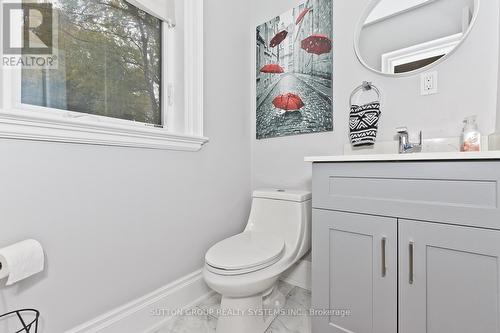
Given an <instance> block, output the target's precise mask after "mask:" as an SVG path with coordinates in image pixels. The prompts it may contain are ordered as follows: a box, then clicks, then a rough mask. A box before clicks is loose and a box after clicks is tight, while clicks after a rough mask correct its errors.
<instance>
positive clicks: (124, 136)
mask: <svg viewBox="0 0 500 333" xmlns="http://www.w3.org/2000/svg"><path fill="white" fill-rule="evenodd" d="M5 1H8V0H0V3H2V2H5ZM12 1H14V0H12ZM33 1H34V2H35V3H37V4H38V3H44V4H47V3H51V6H52V7H51V11H52V18H53V20H54V22H56V23H54V24H53V28H52V30H50V29H48V28H47V26H43V25H40V22H42V21H47V20H41V19H39V20H36V21H37V22H38V23H37V24H38V25H37V24H34V25H33V26H32V22H31V21H30V20H31V19H32V17H31V15H32V14H31V11H28V12H29V13H30V14H29V18H28V19H27V18H26V12H24V13H25V14H24V17H23V16H21V17H20V19H19V21H20V22H21V23H20V24H19V25H20V26H23V22H24V24H29V25H30V26H29V29H28V30H29V31H30V33H31V34H34V35H36V36H37V37H38V38H39V39H38V41H40V43H39V44H40V45H42V44H43V45H45V44H47V42H46V41H47V40H50V39H51V38H53V39H54V40H55V42H54V43H53V44H51V50H52V56H53V57H54V59H57V62H56V65H55V66H54V65H53V64H52V63H51V62H49V61H47V63H49V64H50V66H49V65H45V66H38V67H33V66H31V65H26V66H19V67H15V66H11V67H10V68H5V64H6V60H5V59H6V57H7V58H8V59H10V58H12V57H11V56H10V55H9V54H8V52H7V55H6V52H5V50H6V49H5V47H4V46H3V47H2V51H3V52H2V57H3V60H2V61H3V65H4V66H3V67H2V70H1V72H0V137H2V138H14V139H30V140H43V141H60V142H76V143H86V144H99V145H116V146H129V147H146V148H158V149H175V150H189V151H196V150H199V149H200V148H201V147H202V146H203V144H205V143H206V142H207V141H208V139H207V138H205V137H204V136H203V43H202V42H203V38H202V36H203V1H202V0H52V1H48V0H23V6H24V5H25V2H29V3H31V2H33ZM174 3H177V4H178V6H183V8H182V9H181V12H182V13H183V15H182V17H181V19H180V20H179V22H178V23H179V25H182V26H181V29H177V28H175V22H176V21H175V17H174V13H175V10H174ZM30 8H31V7H30ZM35 9H36V7H35ZM5 10H6V9H5V7H4V6H2V8H0V17H5V15H4V14H5V13H2V11H4V12H5ZM2 15H3V16H2ZM51 22H52V21H51ZM10 25H11V26H15V24H12V22H11V24H10ZM6 26H7V24H5V23H4V24H2V26H1V27H0V30H2V31H0V38H2V37H1V36H6V35H10V36H13V35H15V34H13V33H12V31H7V33H6V32H5V30H6ZM20 31H21V32H20V33H19V35H22V34H23V33H25V31H27V29H25V28H21V29H20ZM179 31H180V32H183V35H181V36H178V35H177V34H178V33H179ZM49 35H50V36H49ZM22 36H23V38H24V36H25V35H22ZM49 37H50V38H49ZM178 41H182V42H180V43H179V45H182V46H183V47H182V48H180V47H178V45H177V44H178ZM30 42H31V40H29V41H28V40H24V44H23V48H22V50H23V52H21V53H20V54H19V55H17V57H18V58H19V59H29V58H30V57H31V58H32V54H31V53H30V51H32V49H30V48H28V49H27V50H28V51H27V52H24V50H25V48H24V47H26V45H27V44H29V43H30ZM41 42H43V43H41ZM5 44H7V43H6V41H5V40H2V45H5ZM40 45H37V47H38V48H36V50H40ZM9 50H11V49H9ZM47 59H48V58H47ZM47 59H46V60H47ZM179 60H181V61H180V62H179V63H180V64H183V67H182V68H183V70H179V68H177V66H176V62H177V61H179ZM178 86H182V87H180V88H179V89H176V87H178ZM177 91H180V92H182V93H183V95H182V96H178V95H176V92H177Z"/></svg>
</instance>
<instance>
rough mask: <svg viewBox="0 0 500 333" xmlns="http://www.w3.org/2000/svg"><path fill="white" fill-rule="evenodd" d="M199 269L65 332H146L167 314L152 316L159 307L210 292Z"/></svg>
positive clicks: (196, 299) (181, 305) (190, 301)
mask: <svg viewBox="0 0 500 333" xmlns="http://www.w3.org/2000/svg"><path fill="white" fill-rule="evenodd" d="M211 293H212V291H211V290H210V288H209V287H208V286H207V285H206V284H205V281H204V280H203V276H202V270H199V271H196V272H194V273H191V274H189V275H187V276H185V277H183V278H181V279H179V280H177V281H174V282H172V283H170V284H169V285H167V286H165V287H162V288H160V289H158V290H156V291H154V292H152V293H150V294H148V295H146V296H143V297H141V298H139V299H137V300H135V301H132V302H130V303H128V304H125V305H123V306H121V307H119V308H117V309H115V310H112V311H110V312H108V313H106V314H103V315H102V316H99V317H97V318H95V319H92V320H90V321H88V322H86V323H84V324H82V325H79V326H77V327H75V328H73V329H71V330H69V331H66V333H97V332H99V333H147V332H151V331H153V330H154V329H155V328H158V327H159V326H161V325H162V324H163V323H165V322H166V321H167V320H168V319H169V317H164V316H155V315H153V312H154V311H155V310H158V309H160V310H161V309H169V310H175V309H182V308H185V307H186V306H189V305H191V304H194V303H198V302H199V301H200V300H201V299H203V298H205V297H207V296H208V295H210V294H211Z"/></svg>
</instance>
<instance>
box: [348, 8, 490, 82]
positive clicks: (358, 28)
mask: <svg viewBox="0 0 500 333" xmlns="http://www.w3.org/2000/svg"><path fill="white" fill-rule="evenodd" d="M380 1H382V0H371V2H370V4H369V5H368V6H367V7H366V9H365V10H364V12H363V15H361V18H360V19H359V20H358V24H357V26H356V29H355V31H354V52H355V53H356V57H357V58H358V60H359V62H360V63H361V64H362V65H363V67H365V68H366V69H368V70H370V71H371V72H374V73H376V74H379V75H382V76H386V77H392V78H398V77H407V76H413V75H416V74H420V73H422V72H425V71H428V70H430V69H431V68H433V67H435V66H437V65H439V64H441V63H443V62H444V61H446V60H447V59H448V58H449V57H451V56H452V55H453V54H454V53H455V52H456V51H457V50H458V49H459V48H460V47H461V46H462V44H463V43H464V42H465V41H466V40H467V38H468V37H469V35H470V33H471V31H472V29H473V28H474V26H475V25H476V21H477V17H478V16H479V10H480V8H481V0H474V14H473V15H472V20H471V24H470V25H469V28H468V29H467V31H466V32H465V34H464V35H463V37H462V40H461V41H460V43H458V45H457V46H456V47H455V48H454V49H453V50H452V51H451V52H449V53H447V54H446V55H445V56H443V57H441V58H440V59H439V60H436V61H435V62H433V63H432V64H429V65H427V66H425V67H422V68H419V69H416V70H413V71H411V72H406V73H395V74H391V73H384V72H382V71H379V70H376V69H374V68H372V67H370V66H369V65H368V64H367V63H366V61H365V60H364V59H363V56H362V55H361V50H360V47H359V43H360V39H361V31H362V30H363V26H364V22H365V21H366V19H367V18H368V16H369V15H370V13H371V12H372V10H373V9H374V8H375V7H376V6H377V5H378V4H379V3H380ZM430 1H435V0H430Z"/></svg>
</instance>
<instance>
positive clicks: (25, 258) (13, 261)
mask: <svg viewBox="0 0 500 333" xmlns="http://www.w3.org/2000/svg"><path fill="white" fill-rule="evenodd" d="M44 261H45V257H44V254H43V248H42V245H41V244H40V243H39V242H38V241H36V240H34V239H29V240H25V241H23V242H20V243H16V244H14V245H11V246H7V247H4V248H2V249H0V266H1V269H0V279H3V278H6V277H7V276H8V279H7V283H6V285H7V286H10V285H12V284H14V283H16V282H19V281H21V280H24V279H26V278H28V277H30V276H32V275H35V274H37V273H40V272H41V271H43V268H44Z"/></svg>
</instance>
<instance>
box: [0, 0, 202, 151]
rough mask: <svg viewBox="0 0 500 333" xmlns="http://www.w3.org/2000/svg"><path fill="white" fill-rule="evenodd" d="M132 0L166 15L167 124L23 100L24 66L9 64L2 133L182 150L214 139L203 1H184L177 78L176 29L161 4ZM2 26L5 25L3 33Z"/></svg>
mask: <svg viewBox="0 0 500 333" xmlns="http://www.w3.org/2000/svg"><path fill="white" fill-rule="evenodd" d="M127 1H128V2H130V3H131V4H132V5H134V6H137V7H138V8H140V9H142V10H145V11H146V12H148V13H149V14H152V15H154V16H156V17H158V18H159V19H161V20H162V34H161V35H162V65H161V71H162V73H161V74H162V87H161V96H162V97H161V109H162V110H161V111H162V122H163V124H164V125H163V127H155V126H154V125H149V124H145V123H139V122H137V123H136V122H133V121H129V120H123V119H118V118H111V117H104V116H99V115H93V114H86V113H81V112H73V111H66V110H58V109H54V108H47V107H39V106H33V105H26V104H22V103H21V100H20V97H21V93H20V92H21V69H19V68H4V69H1V71H0V138H4V139H21V140H34V141H48V142H67V143H79V144H91V145H105V146H120V147H134V148H150V149H168V150H181V151H199V150H200V149H201V148H202V147H203V145H205V144H206V143H207V142H208V140H209V139H208V138H207V137H205V136H204V135H203V0H184V1H182V3H183V5H184V9H183V12H184V16H183V18H182V19H183V22H184V27H183V29H182V30H183V31H184V32H183V36H182V37H183V39H184V49H183V58H184V59H183V62H184V75H183V81H184V82H182V83H181V82H176V81H175V70H174V68H175V54H176V49H175V42H174V41H175V38H176V36H175V34H174V29H175V28H173V27H172V25H171V23H170V22H169V21H168V19H167V18H165V17H162V16H161V15H159V14H158V12H157V11H156V10H155V8H145V7H144V6H142V5H141V4H140V3H137V2H135V1H134V0H127ZM0 3H3V1H2V0H0ZM1 7H2V6H0V15H2V8H1ZM0 17H2V16H0ZM2 29H3V27H1V26H0V34H1V33H2V31H1V30H2ZM1 50H3V48H2V49H0V52H1ZM179 84H183V90H184V96H183V99H184V101H183V102H184V108H183V109H182V110H181V109H179V108H175V104H176V103H175V101H174V99H173V94H174V88H176V87H177V86H178V85H179ZM16 87H17V88H16ZM178 98H180V97H178Z"/></svg>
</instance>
